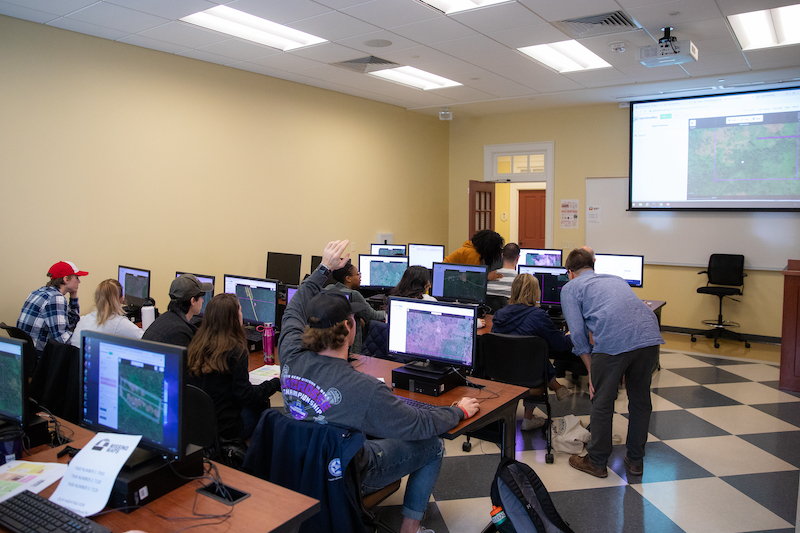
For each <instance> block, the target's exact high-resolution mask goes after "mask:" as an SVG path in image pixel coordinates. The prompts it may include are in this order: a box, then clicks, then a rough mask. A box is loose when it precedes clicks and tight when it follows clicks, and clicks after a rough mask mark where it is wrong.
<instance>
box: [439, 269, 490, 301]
mask: <svg viewBox="0 0 800 533" xmlns="http://www.w3.org/2000/svg"><path fill="white" fill-rule="evenodd" d="M485 287H486V274H484V273H483V272H459V271H458V270H445V271H444V285H443V287H442V296H444V297H445V298H455V299H457V300H473V301H480V300H483V298H484V296H486V289H485Z"/></svg>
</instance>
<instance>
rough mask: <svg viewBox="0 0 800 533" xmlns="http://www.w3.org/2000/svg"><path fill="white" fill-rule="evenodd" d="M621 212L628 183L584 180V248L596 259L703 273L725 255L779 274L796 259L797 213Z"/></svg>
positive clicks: (799, 247)
mask: <svg viewBox="0 0 800 533" xmlns="http://www.w3.org/2000/svg"><path fill="white" fill-rule="evenodd" d="M598 207H599V210H597V209H596V208H598ZM627 208H628V178H588V179H587V180H586V211H585V217H584V219H583V220H584V221H585V224H586V244H587V245H589V246H591V247H592V248H593V249H594V250H595V252H597V253H607V254H634V255H644V262H645V263H649V264H657V265H681V266H697V267H706V266H708V257H709V256H710V255H711V254H712V253H725V254H742V255H744V256H745V268H748V269H755V270H782V269H783V268H785V267H786V264H787V262H788V260H789V259H799V258H800V212H779V213H765V212H753V211H741V212H740V211H714V212H709V211H670V212H666V211H657V212H646V213H645V212H641V211H626V209H627ZM590 209H592V210H593V211H590Z"/></svg>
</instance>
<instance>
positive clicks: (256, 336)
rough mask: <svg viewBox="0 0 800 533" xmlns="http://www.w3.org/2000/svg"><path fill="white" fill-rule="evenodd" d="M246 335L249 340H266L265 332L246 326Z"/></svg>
mask: <svg viewBox="0 0 800 533" xmlns="http://www.w3.org/2000/svg"><path fill="white" fill-rule="evenodd" d="M244 335H245V337H247V341H248V342H259V341H262V340H264V334H263V333H261V332H260V331H256V330H254V329H249V328H244Z"/></svg>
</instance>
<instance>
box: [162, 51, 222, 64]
mask: <svg viewBox="0 0 800 533" xmlns="http://www.w3.org/2000/svg"><path fill="white" fill-rule="evenodd" d="M175 55H179V56H183V57H190V58H192V59H199V60H200V61H205V62H207V63H216V64H218V65H229V64H231V63H235V62H236V60H234V59H231V58H230V57H225V56H221V55H217V54H212V53H211V52H206V51H204V50H184V51H183V52H178V53H177V54H175Z"/></svg>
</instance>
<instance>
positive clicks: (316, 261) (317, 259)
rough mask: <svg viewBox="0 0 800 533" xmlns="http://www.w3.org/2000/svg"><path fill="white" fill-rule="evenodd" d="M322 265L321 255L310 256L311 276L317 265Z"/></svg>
mask: <svg viewBox="0 0 800 533" xmlns="http://www.w3.org/2000/svg"><path fill="white" fill-rule="evenodd" d="M320 263H322V256H321V255H312V256H311V272H310V273H311V274H313V273H314V271H315V270H316V269H317V267H319V264H320Z"/></svg>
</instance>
